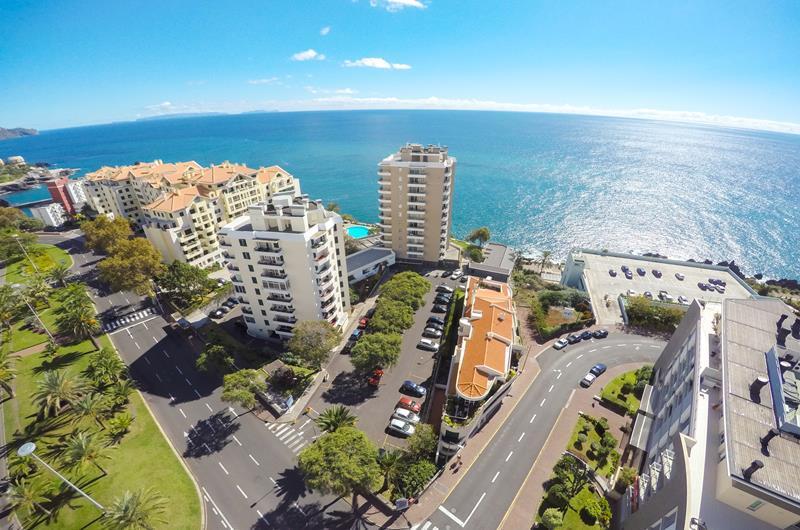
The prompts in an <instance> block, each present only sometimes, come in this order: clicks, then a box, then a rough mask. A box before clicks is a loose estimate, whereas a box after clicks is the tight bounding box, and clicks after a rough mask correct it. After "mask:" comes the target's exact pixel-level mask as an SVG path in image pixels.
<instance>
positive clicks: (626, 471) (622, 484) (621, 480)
mask: <svg viewBox="0 0 800 530" xmlns="http://www.w3.org/2000/svg"><path fill="white" fill-rule="evenodd" d="M637 476H638V474H637V473H636V470H635V469H633V468H632V467H623V468H622V469H621V470H620V472H619V475H618V476H617V482H616V484H614V489H616V490H617V491H618V492H620V493H624V492H625V490H626V489H627V488H628V486H630V485H631V484H633V482H634V481H635V480H636V477H637Z"/></svg>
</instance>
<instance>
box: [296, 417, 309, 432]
mask: <svg viewBox="0 0 800 530" xmlns="http://www.w3.org/2000/svg"><path fill="white" fill-rule="evenodd" d="M310 421H311V418H309V419H307V420H306V422H305V423H304V424H303V425H301V426H300V429H298V430H300V431H302V430H303V429H305V428H306V425H308V422H310Z"/></svg>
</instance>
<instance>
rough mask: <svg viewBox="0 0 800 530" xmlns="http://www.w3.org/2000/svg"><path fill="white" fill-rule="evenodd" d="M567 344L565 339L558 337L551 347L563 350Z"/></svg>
mask: <svg viewBox="0 0 800 530" xmlns="http://www.w3.org/2000/svg"><path fill="white" fill-rule="evenodd" d="M567 344H569V342H568V341H567V339H558V340H557V341H555V342H554V343H553V348H554V349H556V350H563V349H564V348H566V347H567Z"/></svg>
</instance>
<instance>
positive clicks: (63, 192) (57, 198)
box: [47, 177, 75, 215]
mask: <svg viewBox="0 0 800 530" xmlns="http://www.w3.org/2000/svg"><path fill="white" fill-rule="evenodd" d="M68 183H69V178H67V177H61V178H57V179H54V180H51V181H48V182H47V191H48V192H50V197H52V198H53V202H55V203H58V204H60V205H61V207H62V208H63V209H64V211H65V212H66V213H67V215H75V206H74V205H73V203H72V198H71V197H70V196H69V192H68V187H67V184H68Z"/></svg>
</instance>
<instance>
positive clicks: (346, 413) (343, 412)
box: [314, 405, 358, 432]
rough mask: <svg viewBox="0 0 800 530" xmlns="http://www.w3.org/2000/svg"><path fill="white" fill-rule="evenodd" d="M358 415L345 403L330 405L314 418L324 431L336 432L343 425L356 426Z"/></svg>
mask: <svg viewBox="0 0 800 530" xmlns="http://www.w3.org/2000/svg"><path fill="white" fill-rule="evenodd" d="M357 420H358V417H357V416H356V415H355V414H353V413H352V412H350V409H348V408H347V407H345V406H344V405H334V406H332V407H328V408H327V409H325V410H324V411H322V413H321V414H320V415H319V416H317V417H316V419H314V423H316V424H317V426H318V427H319V428H320V429H322V430H323V431H324V432H336V431H337V430H338V429H341V428H342V427H355V426H356V421H357Z"/></svg>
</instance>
